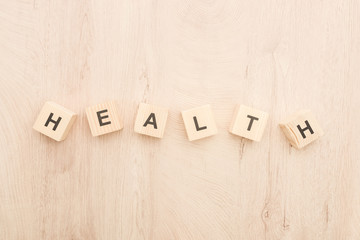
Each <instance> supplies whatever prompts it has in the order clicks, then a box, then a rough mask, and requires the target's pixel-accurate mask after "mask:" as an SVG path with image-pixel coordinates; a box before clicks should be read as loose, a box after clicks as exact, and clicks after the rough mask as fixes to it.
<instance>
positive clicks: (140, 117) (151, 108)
mask: <svg viewBox="0 0 360 240" xmlns="http://www.w3.org/2000/svg"><path fill="white" fill-rule="evenodd" d="M167 117H168V109H166V108H163V107H158V106H155V105H150V104H145V103H140V105H139V109H138V113H137V116H136V120H135V126H134V131H135V132H137V133H140V134H144V135H148V136H152V137H157V138H162V137H163V136H164V132H165V127H166V121H167Z"/></svg>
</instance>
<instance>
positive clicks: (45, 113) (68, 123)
mask: <svg viewBox="0 0 360 240" xmlns="http://www.w3.org/2000/svg"><path fill="white" fill-rule="evenodd" d="M75 119H76V114H75V113H73V112H72V111H70V110H68V109H66V108H64V107H62V106H60V105H58V104H56V103H54V102H46V103H45V105H44V106H43V108H42V109H41V111H40V114H39V116H38V117H37V119H36V121H35V123H34V126H33V128H34V129H35V130H36V131H38V132H41V133H42V134H44V135H46V136H48V137H50V138H52V139H54V140H56V141H62V140H64V139H65V138H66V136H67V135H68V133H69V131H70V129H71V127H72V125H73V123H74V121H75Z"/></svg>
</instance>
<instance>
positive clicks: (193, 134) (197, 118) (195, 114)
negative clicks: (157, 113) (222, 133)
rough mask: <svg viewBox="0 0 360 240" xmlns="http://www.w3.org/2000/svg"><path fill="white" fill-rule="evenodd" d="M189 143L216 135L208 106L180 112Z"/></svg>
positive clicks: (213, 120) (215, 128) (214, 124)
mask: <svg viewBox="0 0 360 240" xmlns="http://www.w3.org/2000/svg"><path fill="white" fill-rule="evenodd" d="M182 118H183V120H184V124H185V128H186V132H187V135H188V138H189V141H193V140H197V139H201V138H205V137H209V136H212V135H215V134H217V127H216V123H215V119H214V116H213V113H212V110H211V107H210V105H205V106H202V107H197V108H193V109H189V110H185V111H183V112H182Z"/></svg>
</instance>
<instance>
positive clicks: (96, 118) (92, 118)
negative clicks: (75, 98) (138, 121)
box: [86, 101, 123, 137]
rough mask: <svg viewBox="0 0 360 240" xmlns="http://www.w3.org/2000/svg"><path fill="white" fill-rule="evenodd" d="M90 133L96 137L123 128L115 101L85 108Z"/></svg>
mask: <svg viewBox="0 0 360 240" xmlns="http://www.w3.org/2000/svg"><path fill="white" fill-rule="evenodd" d="M86 116H87V118H88V121H89V126H90V130H91V134H92V135H93V136H94V137H96V136H100V135H104V134H107V133H111V132H115V131H119V130H121V129H122V128H123V123H122V121H121V120H120V115H119V112H118V108H117V105H116V103H115V101H110V102H105V103H102V104H98V105H95V106H92V107H88V108H87V109H86Z"/></svg>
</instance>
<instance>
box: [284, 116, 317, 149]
mask: <svg viewBox="0 0 360 240" xmlns="http://www.w3.org/2000/svg"><path fill="white" fill-rule="evenodd" d="M280 127H281V129H282V130H283V132H284V134H285V136H286V137H287V139H288V140H289V141H290V143H291V145H292V146H294V147H295V148H297V149H300V148H303V147H305V146H306V145H308V144H309V143H311V142H313V141H315V140H316V139H318V138H319V137H320V136H322V135H323V134H324V132H323V130H322V129H321V128H320V125H319V124H318V122H317V121H316V119H315V117H314V115H313V114H312V113H311V111H310V110H302V111H299V112H297V113H295V114H293V115H291V116H290V117H288V118H287V119H285V120H284V121H283V122H282V123H280Z"/></svg>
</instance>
